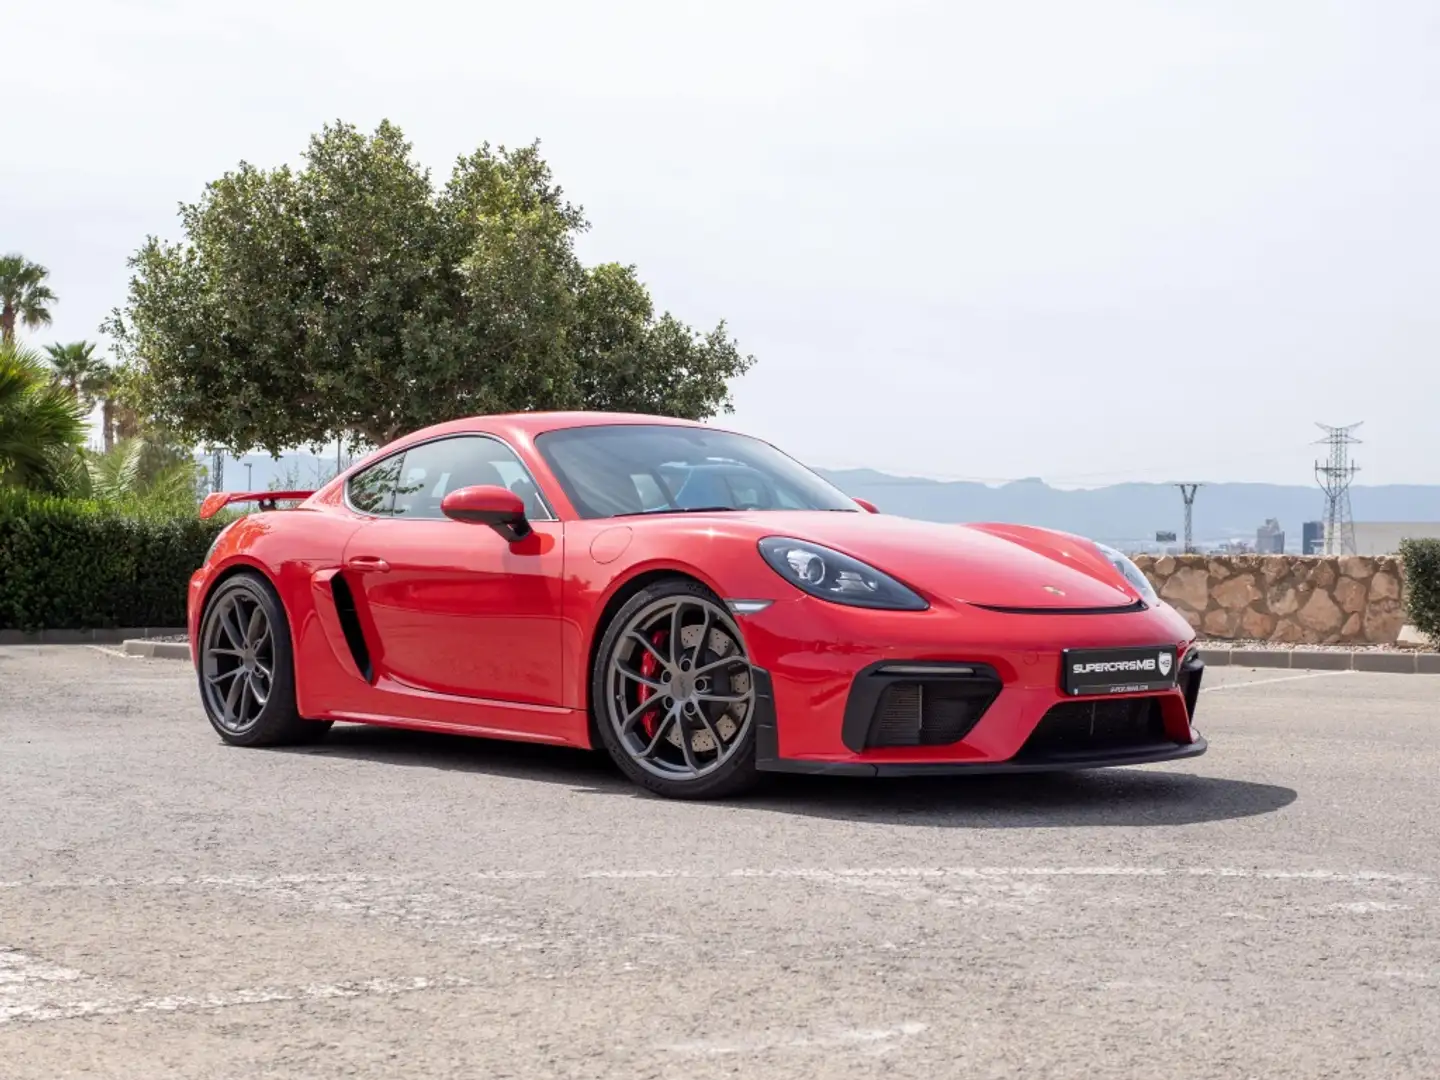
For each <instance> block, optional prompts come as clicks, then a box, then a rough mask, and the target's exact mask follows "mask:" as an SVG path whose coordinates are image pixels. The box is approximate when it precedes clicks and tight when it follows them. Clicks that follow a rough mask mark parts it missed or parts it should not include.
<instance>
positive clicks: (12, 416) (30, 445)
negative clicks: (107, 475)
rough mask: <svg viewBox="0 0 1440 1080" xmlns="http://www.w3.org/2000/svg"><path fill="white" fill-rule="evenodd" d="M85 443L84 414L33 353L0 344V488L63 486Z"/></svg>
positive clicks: (7, 344)
mask: <svg viewBox="0 0 1440 1080" xmlns="http://www.w3.org/2000/svg"><path fill="white" fill-rule="evenodd" d="M84 441H85V413H84V411H83V409H82V406H81V405H80V403H79V402H77V401H76V400H75V398H74V396H73V395H71V394H70V392H69V391H67V390H66V389H65V388H64V387H63V386H59V385H57V384H56V383H54V382H52V381H51V379H50V372H49V370H48V369H47V368H46V366H45V364H44V363H43V362H42V361H41V359H40V357H39V354H37V353H35V352H34V351H33V350H30V349H25V348H21V347H19V346H17V345H15V344H14V343H13V342H6V343H0V485H9V486H16V487H28V488H36V489H40V490H45V491H53V490H57V489H59V488H61V487H63V486H64V484H65V478H66V476H67V475H69V474H70V473H71V472H72V470H73V465H74V462H75V461H76V458H77V452H78V450H79V448H80V446H81V444H82V443H84Z"/></svg>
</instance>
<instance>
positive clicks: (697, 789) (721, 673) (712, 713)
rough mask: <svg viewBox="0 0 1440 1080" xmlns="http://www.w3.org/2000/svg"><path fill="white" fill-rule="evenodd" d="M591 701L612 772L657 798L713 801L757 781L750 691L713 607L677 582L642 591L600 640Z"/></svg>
mask: <svg viewBox="0 0 1440 1080" xmlns="http://www.w3.org/2000/svg"><path fill="white" fill-rule="evenodd" d="M595 684H596V686H595V691H596V692H595V701H596V705H597V713H598V715H597V717H596V719H597V720H598V721H599V726H600V728H601V736H602V738H603V740H604V742H605V745H606V747H607V748H608V749H609V750H610V753H611V756H612V757H613V758H614V759H615V760H616V762H617V764H619V765H620V767H621V768H622V769H623V770H624V771H625V772H626V773H627V774H628V775H629V776H630V777H631V778H632V779H634V780H636V781H637V782H638V783H640V784H641V785H643V786H644V787H646V788H649V789H650V790H652V791H656V792H658V793H659V794H663V795H669V796H674V797H691V798H696V797H713V796H716V795H721V794H730V793H733V792H735V791H738V790H740V789H742V788H744V787H748V786H749V785H750V784H751V783H752V782H753V781H754V778H755V768H754V757H755V754H754V744H755V739H754V721H755V682H754V678H753V673H752V670H751V666H750V660H749V656H748V654H747V652H746V650H745V643H744V639H743V638H742V636H741V634H740V630H739V628H738V627H737V626H736V624H735V621H734V620H733V619H732V618H731V617H730V614H729V612H727V611H726V610H725V607H724V605H723V604H721V603H720V601H719V600H717V599H716V598H714V597H713V596H711V595H710V594H709V592H708V591H706V590H705V589H703V588H701V587H700V586H699V585H697V584H696V583H694V582H690V581H688V580H684V579H675V580H672V581H668V582H662V583H660V584H659V585H656V586H651V587H650V588H648V589H645V590H643V591H642V592H640V593H639V594H637V595H636V596H635V597H633V598H632V599H631V600H630V602H629V603H627V604H626V605H625V607H624V608H622V609H621V611H620V612H619V614H618V615H617V616H616V617H615V619H614V621H613V622H612V623H611V625H610V627H609V629H608V630H607V632H606V634H605V640H604V642H603V643H602V647H601V650H600V655H599V658H598V663H597V671H596V679H595Z"/></svg>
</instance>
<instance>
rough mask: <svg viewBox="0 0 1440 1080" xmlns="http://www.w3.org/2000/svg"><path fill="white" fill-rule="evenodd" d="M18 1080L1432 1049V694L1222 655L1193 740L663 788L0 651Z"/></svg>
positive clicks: (2, 875) (477, 1073) (167, 666)
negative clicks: (1176, 755)
mask: <svg viewBox="0 0 1440 1080" xmlns="http://www.w3.org/2000/svg"><path fill="white" fill-rule="evenodd" d="M0 685H3V687H4V690H5V692H4V694H3V695H0V785H3V794H4V797H3V801H0V815H3V823H0V824H3V827H0V1076H3V1077H4V1078H5V1080H55V1078H57V1077H67V1078H68V1077H116V1078H125V1080H158V1078H162V1077H163V1078H165V1080H181V1078H207V1080H208V1078H226V1080H230V1078H250V1077H264V1078H277V1080H278V1078H285V1080H292V1078H297V1077H304V1078H305V1080H329V1078H332V1077H375V1078H377V1080H409V1078H416V1080H420V1078H424V1080H432V1078H436V1077H444V1078H451V1077H476V1078H485V1080H492V1078H496V1080H498V1078H507V1077H585V1078H591V1077H599V1076H614V1077H624V1078H627V1080H628V1078H639V1077H647V1078H670V1077H676V1078H679V1077H687V1078H711V1077H745V1078H746V1080H751V1078H765V1077H782V1076H783V1077H794V1076H803V1077H824V1078H826V1080H832V1078H839V1080H845V1078H851V1077H880V1076H887V1075H888V1076H891V1077H897V1078H909V1077H915V1078H921V1077H923V1078H925V1080H934V1078H936V1077H966V1078H999V1077H1016V1076H1023V1077H1037V1078H1038V1077H1045V1078H1052V1077H1054V1078H1062V1077H1063V1078H1071V1077H1073V1078H1083V1080H1107V1078H1119V1077H1124V1078H1137V1080H1140V1078H1143V1080H1156V1078H1162V1077H1163V1078H1165V1080H1189V1078H1198V1077H1205V1078H1211V1077H1215V1078H1219V1077H1225V1078H1230V1077H1235V1078H1242V1077H1243V1078H1250V1077H1265V1078H1267V1080H1270V1078H1275V1077H1297V1078H1299V1077H1304V1078H1307V1080H1308V1078H1313V1077H1336V1078H1341V1077H1343V1078H1346V1080H1353V1078H1370V1077H1374V1078H1384V1080H1397V1078H1409V1077H1415V1078H1426V1080H1429V1078H1433V1077H1435V1076H1437V1075H1440V908H1437V897H1440V787H1437V784H1436V777H1437V776H1440V751H1437V735H1440V712H1437V708H1436V704H1437V701H1440V679H1437V678H1434V677H1429V676H1419V675H1409V676H1404V675H1401V676H1385V675H1364V674H1356V673H1353V672H1340V673H1330V672H1307V673H1287V674H1284V675H1279V674H1276V673H1273V672H1271V673H1265V672H1253V671H1239V670H1228V669H1215V670H1212V671H1211V672H1208V673H1207V675H1206V689H1205V691H1204V692H1203V696H1202V698H1201V702H1202V707H1201V713H1200V725H1201V727H1202V729H1203V730H1204V731H1205V734H1206V735H1207V736H1208V737H1209V738H1210V740H1211V745H1212V749H1211V751H1210V753H1209V754H1207V755H1205V756H1204V757H1201V758H1198V759H1195V760H1193V761H1189V762H1185V763H1181V764H1175V765H1165V766H1149V767H1146V768H1142V769H1126V770H1111V771H1106V772H1097V773H1091V774H1084V775H1077V776H1058V777H1049V778H1044V777H1041V778H1035V777H997V778H992V779H988V780H985V779H979V778H971V779H967V780H964V781H946V782H934V783H931V782H925V783H919V782H915V781H908V782H899V783H876V782H873V781H853V782H852V781H845V782H840V781H831V780H826V781H819V780H813V779H805V778H797V779H795V780H787V781H785V782H783V783H778V784H776V785H775V786H773V787H771V788H770V789H769V790H767V791H765V792H764V793H762V794H760V795H758V796H756V797H753V798H750V799H746V800H743V801H735V802H731V803H726V804H709V805H688V804H680V803H670V802H664V801H661V800H657V799H653V798H648V797H644V796H642V795H640V794H638V793H637V792H636V791H635V790H634V789H633V788H631V787H630V786H629V785H627V784H626V783H624V782H623V781H622V780H620V779H619V778H618V776H617V775H616V774H615V772H614V771H613V770H612V769H611V768H609V767H608V766H607V765H606V763H605V762H603V761H602V760H601V759H599V758H598V757H596V756H594V755H586V754H579V753H573V752H567V751H556V750H552V749H546V748H532V747H524V746H518V745H510V744H499V743H487V742H481V741H478V740H464V739H458V738H443V737H435V736H427V735H421V734H415V733H407V732H400V731H384V730H379V729H364V728H336V729H335V730H334V731H333V732H332V733H331V735H330V738H329V739H328V740H327V741H326V742H325V743H323V744H321V745H320V746H317V747H313V748H307V749H304V750H299V751H268V752H267V751H245V750H236V749H231V748H228V747H225V746H223V745H222V744H221V743H219V741H218V740H217V739H216V738H215V737H214V735H213V734H212V733H211V732H210V730H209V728H208V727H207V725H206V724H205V723H204V721H203V719H202V718H201V716H200V713H199V710H198V706H197V703H196V693H195V687H194V676H193V674H192V672H191V670H190V668H189V666H188V665H186V664H184V663H182V662H174V661H152V660H140V659H126V658H122V657H119V656H116V655H113V654H111V653H105V652H101V651H100V650H98V649H93V648H85V647H75V648H70V649H61V648H46V649H40V650H37V649H33V648H32V649H10V650H5V649H0Z"/></svg>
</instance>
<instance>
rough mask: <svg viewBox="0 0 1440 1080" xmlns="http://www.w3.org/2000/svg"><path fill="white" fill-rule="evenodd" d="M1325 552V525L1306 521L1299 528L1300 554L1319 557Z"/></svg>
mask: <svg viewBox="0 0 1440 1080" xmlns="http://www.w3.org/2000/svg"><path fill="white" fill-rule="evenodd" d="M1324 551H1325V523H1324V522H1323V521H1307V522H1305V524H1304V525H1302V526H1300V554H1301V555H1320V554H1323V553H1324Z"/></svg>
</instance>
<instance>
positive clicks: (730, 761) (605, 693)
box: [590, 577, 760, 799]
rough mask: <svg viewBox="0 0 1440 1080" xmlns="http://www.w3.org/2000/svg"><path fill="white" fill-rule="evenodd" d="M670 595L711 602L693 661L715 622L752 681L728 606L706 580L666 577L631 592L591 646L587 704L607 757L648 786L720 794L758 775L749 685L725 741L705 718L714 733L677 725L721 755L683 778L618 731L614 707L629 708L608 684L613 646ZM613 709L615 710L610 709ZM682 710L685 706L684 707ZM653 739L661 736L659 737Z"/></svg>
mask: <svg viewBox="0 0 1440 1080" xmlns="http://www.w3.org/2000/svg"><path fill="white" fill-rule="evenodd" d="M670 600H677V601H681V602H688V603H693V604H696V605H700V606H699V607H698V608H697V610H700V611H702V612H703V611H704V610H705V607H706V606H708V607H709V609H710V616H711V618H712V619H714V623H713V624H712V623H709V622H707V623H705V624H704V626H703V627H702V628H701V629H700V631H699V634H698V635H697V636H698V638H699V640H700V645H699V646H696V651H695V657H696V662H697V663H698V660H699V657H700V650H701V649H702V648H704V647H705V645H706V642H707V641H708V640H711V633H712V632H713V631H712V629H710V628H711V627H712V625H713V628H714V629H718V630H719V631H720V632H721V633H722V634H723V635H724V636H725V637H726V638H731V639H733V643H734V645H735V646H736V647H737V648H738V649H739V650H742V651H741V652H738V653H737V654H735V657H733V658H732V662H733V663H735V664H736V665H737V667H738V666H742V665H743V667H744V669H745V672H746V675H745V678H746V680H747V682H746V685H747V686H748V685H750V683H749V663H748V660H747V659H745V657H746V656H748V654H746V653H744V652H743V650H744V647H745V643H744V640H743V639H742V638H741V636H740V631H739V627H738V626H736V624H735V622H734V620H733V618H731V617H730V615H729V613H728V611H726V609H725V605H724V603H723V602H722V601H721V600H720V599H719V598H718V597H716V596H715V595H714V594H713V593H711V592H710V591H709V590H708V589H706V588H705V587H704V586H702V585H700V584H699V583H698V582H696V581H694V580H692V579H690V578H682V577H674V578H665V579H663V580H660V581H657V582H654V583H652V584H650V585H648V586H646V587H645V588H644V589H641V590H640V591H639V592H638V593H636V594H635V595H634V596H632V597H631V598H630V599H629V600H628V601H627V602H626V603H625V605H624V606H623V607H621V609H620V610H619V611H618V612H616V613H615V616H614V617H613V618H612V619H611V620H610V622H609V624H608V625H607V626H606V628H605V632H604V636H603V637H602V638H601V641H600V647H599V648H598V649H597V650H596V651H595V665H594V669H593V670H592V671H591V673H590V709H591V716H592V718H593V720H594V723H595V729H596V730H597V731H598V732H599V735H600V741H601V743H602V744H603V745H604V747H605V749H606V751H607V752H608V753H609V754H610V757H611V759H612V760H613V761H614V762H615V764H616V765H618V766H619V767H620V771H621V772H623V773H624V774H625V775H626V776H627V777H629V778H630V779H631V780H633V781H634V782H635V783H636V784H638V785H639V786H640V787H642V788H645V789H646V790H647V791H651V792H654V793H655V794H657V795H663V796H665V797H666V798H670V799H718V798H723V797H726V796H730V795H737V794H739V793H741V792H744V791H748V790H749V789H751V788H753V787H754V786H755V785H756V784H757V782H758V781H759V777H760V774H759V772H758V770H757V769H756V767H755V722H754V721H755V716H754V714H755V702H754V698H753V690H752V692H751V693H752V696H751V698H750V702H749V712H748V715H746V717H745V720H744V721H743V723H742V724H741V725H740V726H739V728H738V730H737V731H736V732H735V734H734V736H733V737H732V738H731V741H730V742H728V743H727V742H725V739H724V737H723V735H722V732H723V729H717V728H715V727H714V726H713V725H711V724H709V723H706V724H705V726H706V729H708V731H710V732H711V733H712V734H713V738H712V737H710V736H709V735H702V734H701V731H700V729H699V728H691V729H687V728H686V727H684V726H680V727H679V729H678V736H679V738H680V739H688V738H689V737H690V734H691V733H693V734H694V735H697V736H700V737H701V738H703V739H706V740H707V741H708V746H711V747H715V748H716V749H715V751H714V753H715V757H716V758H720V757H721V756H722V751H723V755H724V759H723V760H720V761H718V763H712V764H711V765H710V766H708V768H709V770H710V771H707V772H704V773H703V774H700V775H692V776H689V777H685V778H679V777H670V776H661V775H656V773H655V772H654V771H651V769H649V768H647V767H646V766H645V765H642V764H641V763H640V762H639V761H637V760H636V757H635V756H634V755H633V754H632V753H631V751H629V750H627V749H626V747H625V745H624V744H623V743H622V739H621V733H620V731H619V730H618V729H617V728H618V726H620V725H621V724H622V721H621V719H620V718H619V717H618V710H620V709H621V708H630V706H629V705H628V704H625V699H624V697H623V696H621V697H620V698H619V701H620V702H621V704H618V705H617V704H616V695H615V694H614V693H613V690H612V686H611V682H612V674H611V665H612V663H615V662H616V661H617V652H619V651H620V650H622V649H623V648H625V647H626V643H627V642H626V639H627V638H628V636H629V631H630V630H631V629H632V628H633V627H632V624H633V623H634V622H635V620H636V619H637V618H638V617H642V616H643V613H645V612H646V611H647V610H653V609H655V607H656V606H657V605H659V604H661V603H662V602H664V601H670ZM717 615H718V616H721V617H723V622H722V619H721V618H717ZM687 629H688V630H691V631H693V630H694V629H695V626H694V624H693V623H692V624H691V625H690V626H689V627H687ZM632 647H633V646H632ZM711 655H713V654H711ZM667 678H668V675H667ZM730 678H731V676H730V675H728V674H727V675H726V679H727V681H728V680H729V679H730ZM667 700H668V699H667ZM699 707H702V706H698V705H697V708H699ZM676 708H677V709H678V708H679V706H678V705H677V706H676ZM612 710H614V713H613V714H612ZM681 711H682V712H684V710H681ZM679 715H680V714H679V713H677V714H676V716H677V722H678V717H679ZM685 715H686V716H687V718H688V717H689V716H690V715H691V714H690V713H688V712H685ZM707 715H708V714H707ZM694 716H695V717H696V718H697V719H698V717H699V713H698V712H697V713H695V714H694ZM723 718H724V717H723V716H722V718H721V719H723ZM685 723H689V724H694V723H695V721H694V720H690V719H687V720H686V721H685ZM637 734H638V733H637ZM656 741H657V742H658V741H659V739H658V737H657V740H656ZM689 745H691V746H694V745H695V743H693V742H691V743H690V744H689ZM684 759H685V761H686V762H689V761H691V759H692V755H691V753H690V752H688V751H686V752H684Z"/></svg>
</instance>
